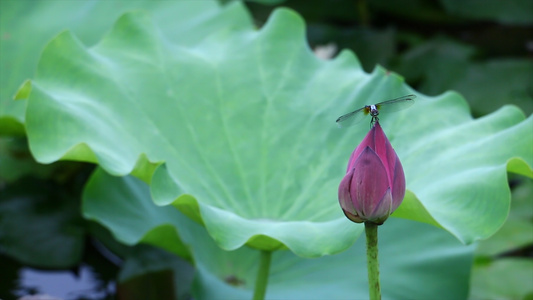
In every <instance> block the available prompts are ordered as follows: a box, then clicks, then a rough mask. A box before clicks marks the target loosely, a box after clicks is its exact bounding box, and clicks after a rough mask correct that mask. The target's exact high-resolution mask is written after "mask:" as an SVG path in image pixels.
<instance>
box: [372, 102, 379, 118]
mask: <svg viewBox="0 0 533 300" xmlns="http://www.w3.org/2000/svg"><path fill="white" fill-rule="evenodd" d="M370 115H371V116H372V118H375V117H377V116H378V115H379V110H378V108H377V107H376V105H370Z"/></svg>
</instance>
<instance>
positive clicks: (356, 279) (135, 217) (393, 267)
mask: <svg viewBox="0 0 533 300" xmlns="http://www.w3.org/2000/svg"><path fill="white" fill-rule="evenodd" d="M90 182H91V183H92V184H91V185H87V187H86V189H85V192H84V193H85V194H87V193H91V194H93V196H92V197H84V213H85V214H86V215H90V216H91V219H94V220H97V221H98V222H101V223H102V224H104V225H106V226H108V228H109V229H110V230H111V231H112V232H113V234H114V235H115V236H116V237H117V238H118V239H120V240H123V241H129V243H130V244H135V243H138V242H141V241H142V239H143V236H144V235H146V232H150V231H151V230H156V231H157V230H158V228H157V224H159V223H166V224H176V225H175V226H177V227H176V230H183V229H185V228H186V230H183V234H182V238H183V242H184V243H185V244H187V245H189V247H190V248H191V253H192V255H193V260H194V262H195V266H196V270H197V273H196V278H195V280H194V284H193V297H194V298H195V299H250V297H251V295H252V291H253V285H254V280H255V274H256V271H257V261H258V258H259V253H258V251H256V250H254V249H250V248H248V247H242V248H240V249H238V250H235V251H229V252H228V251H223V250H222V249H220V248H219V247H218V246H217V245H216V243H215V242H214V241H213V240H212V239H211V237H210V236H209V234H208V233H207V231H206V230H205V229H204V228H203V227H201V226H200V225H198V224H196V223H195V222H193V221H191V220H190V219H188V218H187V217H185V216H184V215H183V214H181V213H180V212H179V211H178V210H176V209H174V208H173V207H171V206H166V207H158V206H156V205H155V204H154V203H153V202H152V201H151V199H150V198H149V196H148V186H147V185H146V184H145V183H143V182H142V181H140V180H138V179H136V178H133V177H131V176H127V177H113V176H110V175H109V174H106V173H105V172H103V171H101V170H97V171H95V173H94V174H93V175H92V178H91V180H90ZM95 183H98V184H95ZM129 189H132V190H131V191H130V192H128V191H127V190H129ZM92 201H98V202H102V203H104V202H105V203H106V204H107V205H106V206H102V205H92V204H91V202H92ZM109 211H113V212H114V213H109ZM133 224H134V225H133ZM346 225H347V226H352V227H357V225H356V224H353V223H348V224H346ZM132 226H134V228H132ZM154 226H155V227H154ZM378 234H379V244H380V254H379V255H380V268H381V282H382V289H383V298H384V299H464V298H466V295H467V293H468V281H469V272H470V266H471V263H472V256H473V250H474V247H473V246H464V245H462V244H460V243H459V242H458V241H457V240H455V239H454V238H453V237H451V236H450V235H449V234H447V233H446V232H444V231H442V230H439V229H438V228H436V227H434V226H429V225H426V224H423V223H418V222H412V221H407V220H402V219H397V218H393V219H390V220H388V221H387V222H386V223H385V224H384V225H383V226H380V227H379V233H378ZM167 242H169V241H168V240H162V239H161V240H159V243H161V245H162V246H163V247H166V246H165V245H166V243H167ZM170 242H176V240H171V241H170ZM153 245H156V246H159V245H158V244H157V243H153ZM364 251H365V247H364V241H362V240H361V241H358V242H357V243H356V244H354V245H352V246H351V247H350V248H349V249H348V250H347V251H345V252H343V253H340V254H336V255H330V256H324V257H321V258H316V259H303V258H301V257H299V256H296V255H294V254H293V253H291V252H290V251H277V252H275V253H274V254H273V257H272V265H271V272H270V278H269V286H268V289H267V296H266V298H267V299H360V298H365V297H367V293H368V289H367V277H366V267H365V264H366V262H365V259H366V257H365V254H364ZM436 270H438V271H436ZM406 274H409V276H406Z"/></svg>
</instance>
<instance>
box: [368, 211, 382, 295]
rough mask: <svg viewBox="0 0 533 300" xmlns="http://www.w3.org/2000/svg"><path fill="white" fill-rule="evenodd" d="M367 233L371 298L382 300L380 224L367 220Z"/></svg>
mask: <svg viewBox="0 0 533 300" xmlns="http://www.w3.org/2000/svg"><path fill="white" fill-rule="evenodd" d="M365 233H366V264H367V267H368V289H369V293H370V300H381V287H380V285H379V261H378V225H377V224H375V223H372V222H365Z"/></svg>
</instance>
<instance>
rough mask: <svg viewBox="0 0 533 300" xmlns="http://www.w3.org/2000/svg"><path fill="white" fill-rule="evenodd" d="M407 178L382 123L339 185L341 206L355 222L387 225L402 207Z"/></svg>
mask: <svg viewBox="0 0 533 300" xmlns="http://www.w3.org/2000/svg"><path fill="white" fill-rule="evenodd" d="M404 195H405V175H404V173H403V168H402V164H401V163H400V159H399V158H398V155H396V152H395V151H394V149H392V146H391V144H390V142H389V139H387V137H386V136H385V133H384V132H383V129H381V126H380V125H379V121H378V122H376V123H375V125H374V126H373V127H372V129H370V131H369V132H368V134H367V135H366V136H365V138H364V139H363V141H362V142H361V144H359V146H357V148H355V150H354V152H353V153H352V156H351V157H350V160H349V161H348V168H347V170H346V176H344V178H343V179H342V181H341V183H340V185H339V202H340V205H341V207H342V210H343V211H344V214H345V215H346V217H347V218H348V219H350V220H352V221H353V222H356V223H363V222H366V221H369V222H373V223H376V224H378V225H381V224H383V222H385V220H387V218H388V217H389V216H390V214H392V212H394V211H395V210H396V209H397V208H398V206H400V204H401V203H402V200H403V196H404Z"/></svg>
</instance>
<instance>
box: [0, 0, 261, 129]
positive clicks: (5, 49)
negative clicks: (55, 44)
mask: <svg viewBox="0 0 533 300" xmlns="http://www.w3.org/2000/svg"><path fill="white" fill-rule="evenodd" d="M137 9H143V10H147V11H150V13H152V14H153V16H154V19H155V20H157V22H158V23H159V24H161V26H160V29H161V30H162V31H163V32H165V34H166V35H167V36H170V37H172V36H173V37H178V36H179V42H180V43H181V44H194V43H196V42H198V41H199V40H200V39H201V37H203V36H204V35H205V34H206V33H207V32H210V31H212V30H214V29H216V28H232V27H240V26H251V19H250V18H249V16H248V14H246V13H245V11H244V10H243V9H242V4H240V3H233V4H232V5H228V6H226V7H220V5H219V4H218V3H217V1H206V0H203V1H128V0H117V1H92V2H87V3H81V2H79V1H62V0H59V1H58V0H51V1H39V2H31V1H1V2H0V12H1V14H2V15H1V16H2V17H1V18H0V31H1V33H0V34H1V39H2V42H1V43H0V53H2V55H0V65H1V68H0V72H1V76H0V86H1V87H2V88H1V89H0V134H21V133H23V132H24V128H23V123H24V112H25V103H24V102H22V101H13V96H14V95H15V93H16V91H17V89H18V88H19V86H20V85H21V83H22V82H23V81H24V80H26V79H28V78H32V77H33V75H34V72H35V68H36V66H37V61H38V60H39V55H40V53H41V51H42V49H43V48H44V47H45V45H46V43H47V42H48V41H49V40H50V39H51V38H53V37H54V36H55V35H57V34H58V32H60V31H63V30H66V29H69V30H71V31H72V32H74V33H75V34H76V36H77V37H78V38H79V39H80V40H81V41H83V42H84V43H85V44H86V45H93V44H95V43H96V42H97V41H98V40H99V39H100V38H101V37H102V35H103V34H104V33H105V32H106V31H107V30H108V29H109V27H110V26H111V25H112V23H113V22H114V21H115V20H116V19H117V18H118V17H119V16H120V15H121V14H123V13H124V12H126V11H131V10H137Z"/></svg>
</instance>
